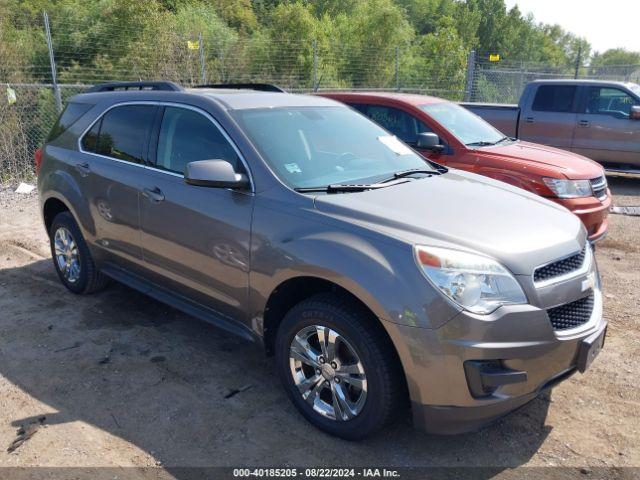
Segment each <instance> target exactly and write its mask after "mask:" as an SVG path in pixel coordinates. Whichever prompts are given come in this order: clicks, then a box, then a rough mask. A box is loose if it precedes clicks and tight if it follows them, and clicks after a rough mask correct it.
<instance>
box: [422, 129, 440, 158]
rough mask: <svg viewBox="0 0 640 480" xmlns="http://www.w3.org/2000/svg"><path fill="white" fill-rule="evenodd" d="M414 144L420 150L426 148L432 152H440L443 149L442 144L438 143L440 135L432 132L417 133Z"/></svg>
mask: <svg viewBox="0 0 640 480" xmlns="http://www.w3.org/2000/svg"><path fill="white" fill-rule="evenodd" d="M416 146H417V147H418V148H419V149H421V150H428V151H430V152H433V153H440V152H442V151H443V150H444V145H441V144H440V137H438V135H436V134H435V133H432V132H422V133H419V134H418V141H417V143H416Z"/></svg>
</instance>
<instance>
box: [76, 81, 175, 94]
mask: <svg viewBox="0 0 640 480" xmlns="http://www.w3.org/2000/svg"><path fill="white" fill-rule="evenodd" d="M116 90H164V91H172V92H179V91H181V90H184V89H183V88H182V87H181V86H180V85H178V84H176V83H173V82H166V81H162V82H107V83H98V84H96V85H94V86H93V87H91V88H90V89H89V90H87V92H113V91H116Z"/></svg>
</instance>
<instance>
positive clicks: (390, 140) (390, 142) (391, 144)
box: [378, 135, 413, 155]
mask: <svg viewBox="0 0 640 480" xmlns="http://www.w3.org/2000/svg"><path fill="white" fill-rule="evenodd" d="M378 140H379V141H380V142H381V143H382V144H383V145H385V146H386V147H387V148H388V149H389V150H391V151H392V152H393V153H395V154H396V155H411V154H412V153H413V151H412V150H411V149H410V148H409V147H407V146H406V145H405V144H404V143H402V142H401V141H400V140H398V137H396V136H393V135H386V136H383V137H378Z"/></svg>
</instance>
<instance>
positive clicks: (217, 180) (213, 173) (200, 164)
mask: <svg viewBox="0 0 640 480" xmlns="http://www.w3.org/2000/svg"><path fill="white" fill-rule="evenodd" d="M184 181H185V182H187V183H188V184H189V185H197V186H199V187H212V188H234V189H243V188H247V187H248V186H249V179H248V178H247V176H246V175H244V174H242V173H236V171H235V170H234V168H233V165H231V164H230V163H229V162H227V161H226V160H198V161H197V162H190V163H188V164H187V167H186V168H185V169H184Z"/></svg>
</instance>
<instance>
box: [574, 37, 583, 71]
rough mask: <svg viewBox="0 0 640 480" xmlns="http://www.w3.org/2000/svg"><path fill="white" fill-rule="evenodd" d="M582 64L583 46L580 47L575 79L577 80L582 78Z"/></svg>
mask: <svg viewBox="0 0 640 480" xmlns="http://www.w3.org/2000/svg"><path fill="white" fill-rule="evenodd" d="M581 63H582V44H580V45H578V55H577V57H576V72H575V74H574V75H573V78H575V79H577V78H578V77H579V76H580V64H581Z"/></svg>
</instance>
